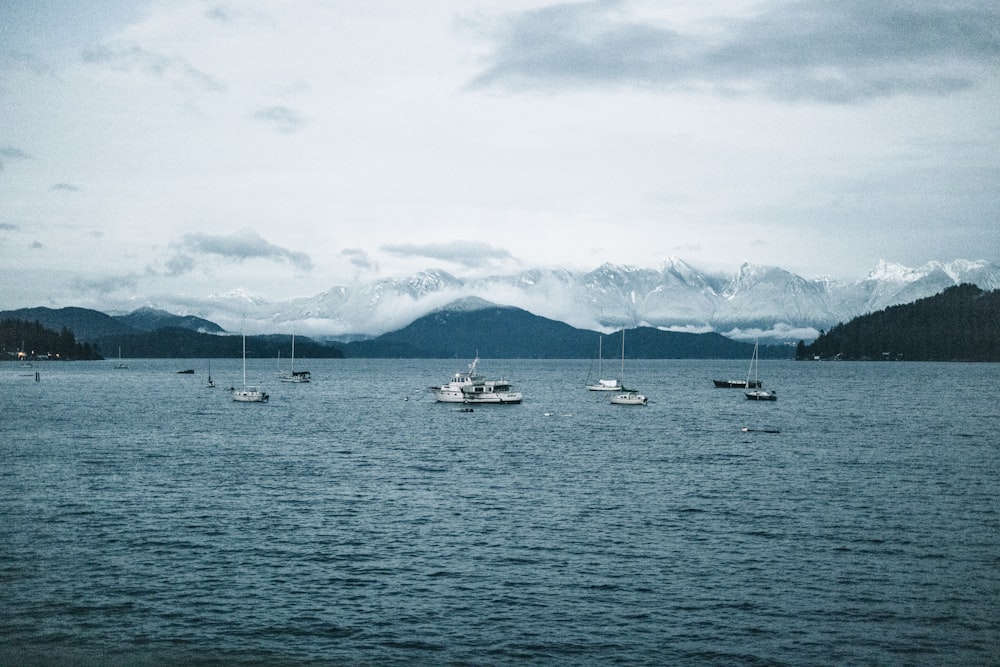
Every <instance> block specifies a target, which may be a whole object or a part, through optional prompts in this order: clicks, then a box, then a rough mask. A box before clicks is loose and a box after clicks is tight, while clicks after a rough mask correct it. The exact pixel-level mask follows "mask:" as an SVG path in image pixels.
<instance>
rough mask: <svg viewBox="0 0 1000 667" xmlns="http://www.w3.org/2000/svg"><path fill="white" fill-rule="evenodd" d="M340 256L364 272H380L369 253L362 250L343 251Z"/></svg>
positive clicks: (348, 249)
mask: <svg viewBox="0 0 1000 667" xmlns="http://www.w3.org/2000/svg"><path fill="white" fill-rule="evenodd" d="M340 254H341V256H342V257H346V258H347V261H349V262H350V263H351V264H353V265H354V266H355V267H356V268H358V269H360V270H362V271H378V263H377V262H375V260H373V259H372V258H371V257H369V256H368V253H366V252H365V251H364V250H361V249H360V248H347V249H346V250H343V251H341V253H340Z"/></svg>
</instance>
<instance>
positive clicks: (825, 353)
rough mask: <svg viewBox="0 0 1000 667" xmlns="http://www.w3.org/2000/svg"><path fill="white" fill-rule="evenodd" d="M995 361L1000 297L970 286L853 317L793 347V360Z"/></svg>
mask: <svg viewBox="0 0 1000 667" xmlns="http://www.w3.org/2000/svg"><path fill="white" fill-rule="evenodd" d="M817 356H818V357H820V358H821V359H851V360H860V359H872V360H878V359H887V360H897V359H903V360H907V361H1000V291H998V290H994V291H991V292H984V291H983V290H981V289H980V288H978V287H976V286H975V285H969V284H962V285H956V286H955V287H949V288H948V289H946V290H944V291H943V292H941V293H940V294H937V295H935V296H931V297H927V298H925V299H920V300H918V301H914V302H913V303H909V304H904V305H899V306H892V307H890V308H886V309H885V310H881V311H878V312H876V313H869V314H867V315H862V316H860V317H856V318H854V319H853V320H851V321H850V322H848V323H846V324H843V323H841V324H838V325H837V326H835V327H833V328H832V329H830V331H827V332H825V333H822V334H820V337H819V338H817V339H816V340H815V341H814V342H813V343H812V344H810V345H806V344H805V343H804V342H801V341H800V342H799V346H798V349H797V351H796V358H797V359H812V358H815V357H817Z"/></svg>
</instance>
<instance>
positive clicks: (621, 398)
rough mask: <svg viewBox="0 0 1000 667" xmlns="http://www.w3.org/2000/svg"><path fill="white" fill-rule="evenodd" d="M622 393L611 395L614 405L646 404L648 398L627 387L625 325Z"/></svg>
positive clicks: (623, 334)
mask: <svg viewBox="0 0 1000 667" xmlns="http://www.w3.org/2000/svg"><path fill="white" fill-rule="evenodd" d="M620 381H621V384H622V389H621V393H618V394H615V395H614V396H612V397H611V403H612V405H646V402H647V400H648V399H647V398H646V395H645V394H641V393H639V392H638V391H636V390H635V389H626V388H625V327H622V371H621V380H620Z"/></svg>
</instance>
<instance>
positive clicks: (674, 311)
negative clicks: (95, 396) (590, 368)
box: [8, 257, 1000, 343]
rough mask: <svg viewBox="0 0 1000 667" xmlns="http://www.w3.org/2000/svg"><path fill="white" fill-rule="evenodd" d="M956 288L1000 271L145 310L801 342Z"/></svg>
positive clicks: (715, 279) (517, 279) (233, 321)
mask: <svg viewBox="0 0 1000 667" xmlns="http://www.w3.org/2000/svg"><path fill="white" fill-rule="evenodd" d="M960 283H970V284H974V285H976V286H978V287H980V288H981V289H985V290H992V289H998V288H1000V262H992V261H987V260H965V259H956V260H953V261H951V262H938V261H932V262H928V263H927V264H925V265H923V266H921V267H916V268H913V267H906V266H903V265H901V264H896V263H892V262H888V261H885V260H882V261H880V262H879V263H878V264H877V265H876V266H875V267H873V268H872V270H871V271H870V272H869V273H868V275H866V276H865V277H864V278H862V279H860V280H856V281H846V280H839V279H834V278H831V277H820V278H813V279H806V278H803V277H802V276H799V275H797V274H795V273H792V272H790V271H787V270H785V269H782V268H781V267H776V266H767V265H757V264H751V263H749V262H745V263H744V264H743V265H741V266H740V267H739V269H738V270H737V271H736V272H735V273H733V274H722V273H711V272H705V271H701V270H699V269H696V268H694V267H693V266H692V265H690V264H688V263H687V262H685V261H684V260H682V259H680V258H677V257H669V258H667V259H665V260H664V261H663V262H661V263H660V265H659V267H658V268H655V269H651V268H645V267H638V266H632V265H627V264H607V263H606V264H602V265H600V266H598V267H596V268H595V269H593V270H590V271H571V270H569V269H563V268H557V269H551V268H550V269H546V268H533V269H527V270H525V271H522V272H520V273H517V274H513V275H492V276H486V277H470V278H462V277H458V276H455V275H453V274H451V273H449V272H447V271H445V270H443V269H439V268H429V269H425V270H423V271H419V272H416V273H414V274H412V275H409V276H402V277H393V278H383V279H378V280H373V281H368V282H356V283H352V284H350V285H338V286H333V287H330V288H329V289H327V290H325V291H323V292H320V293H318V294H315V295H313V296H304V297H298V298H294V299H287V300H282V301H275V302H270V301H267V300H265V299H263V298H261V297H259V296H255V295H254V294H252V293H251V292H250V291H249V290H247V289H244V288H238V289H235V290H231V291H230V292H227V293H224V294H213V295H211V296H209V297H204V298H189V297H170V296H162V297H159V298H157V299H147V300H145V304H144V305H145V306H147V307H149V308H150V309H158V310H159V311H161V312H162V311H169V312H170V313H178V315H176V316H173V317H176V318H194V319H193V320H190V321H188V322H187V323H184V324H182V323H180V322H177V323H176V324H177V325H178V326H185V327H186V328H191V327H192V326H195V325H194V324H192V322H198V321H201V322H206V321H208V322H211V323H218V325H219V326H220V327H221V328H222V329H225V330H228V331H236V330H239V329H241V328H243V327H244V326H245V329H244V330H246V331H247V332H248V333H254V332H273V331H282V330H288V331H291V327H292V325H293V324H294V327H295V330H296V331H297V332H299V333H300V334H302V335H306V336H311V337H313V338H314V339H316V340H326V341H336V342H352V341H358V340H365V339H371V338H374V337H376V336H379V335H381V334H385V333H389V332H392V331H397V330H399V329H401V328H403V327H405V326H407V325H409V324H410V323H412V322H414V321H416V320H417V319H419V318H420V317H423V316H424V315H426V314H428V313H431V312H433V311H435V310H436V309H439V308H444V307H446V306H448V305H449V304H452V303H454V302H456V301H460V300H462V299H466V298H478V299H482V300H484V301H487V302H489V303H492V304H496V305H500V306H513V307H518V308H522V309H524V310H526V311H528V312H530V313H533V314H535V315H538V316H540V317H546V318H549V319H552V320H556V321H560V322H564V323H566V324H569V325H570V326H573V327H576V328H579V329H588V330H594V331H603V332H605V333H607V332H610V331H615V330H619V329H621V328H622V327H626V328H629V327H640V326H649V327H653V328H660V329H666V330H671V331H679V332H686V333H707V332H716V333H721V334H723V335H725V336H727V337H729V338H733V339H736V340H742V341H751V340H754V339H757V338H759V339H760V340H761V341H763V342H771V343H785V342H792V343H794V342H797V341H798V340H806V341H810V340H815V339H816V338H817V337H818V336H819V334H820V331H822V330H825V329H829V328H831V327H833V326H835V325H836V324H838V323H840V322H845V321H848V320H850V319H851V318H853V317H856V316H858V315H863V314H865V313H868V312H874V311H878V310H881V309H884V308H886V307H888V306H892V305H898V304H902V303H909V302H912V301H915V300H917V299H920V298H924V297H927V296H931V295H933V294H936V293H939V292H940V291H942V290H943V289H945V288H947V287H950V286H953V285H956V284H960ZM138 301H139V302H141V301H142V300H138ZM22 310H24V309H22ZM140 310H142V309H140ZM8 312H13V311H8ZM135 312H138V311H133V313H135ZM152 312H155V311H152ZM71 328H74V330H77V328H76V327H71ZM195 328H196V326H195Z"/></svg>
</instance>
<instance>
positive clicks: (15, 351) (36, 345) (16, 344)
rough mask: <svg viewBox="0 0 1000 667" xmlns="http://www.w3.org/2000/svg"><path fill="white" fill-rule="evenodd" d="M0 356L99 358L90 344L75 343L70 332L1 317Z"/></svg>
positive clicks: (65, 358)
mask: <svg viewBox="0 0 1000 667" xmlns="http://www.w3.org/2000/svg"><path fill="white" fill-rule="evenodd" d="M0 358H2V359H19V358H20V359H61V360H67V361H71V360H91V359H101V358H102V357H101V355H100V354H98V353H97V350H96V349H94V347H93V346H92V345H91V344H90V343H77V342H76V336H75V335H74V334H73V332H72V331H71V330H70V329H68V328H66V327H63V328H62V330H61V331H53V330H52V329H46V328H45V327H43V326H42V325H41V324H39V323H38V322H37V321H35V322H26V321H24V320H0Z"/></svg>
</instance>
